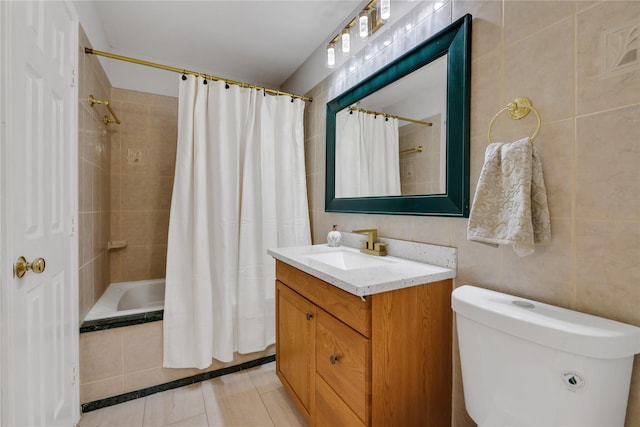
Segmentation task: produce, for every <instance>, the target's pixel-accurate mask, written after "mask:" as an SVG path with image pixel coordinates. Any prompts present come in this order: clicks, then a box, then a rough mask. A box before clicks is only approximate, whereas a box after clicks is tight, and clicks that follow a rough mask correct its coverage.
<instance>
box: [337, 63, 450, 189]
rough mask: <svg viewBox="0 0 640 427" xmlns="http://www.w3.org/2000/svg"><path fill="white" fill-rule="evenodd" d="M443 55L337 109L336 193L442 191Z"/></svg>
mask: <svg viewBox="0 0 640 427" xmlns="http://www.w3.org/2000/svg"><path fill="white" fill-rule="evenodd" d="M446 98H447V55H444V56H442V57H440V58H438V59H436V60H435V61H433V62H431V63H430V64H428V65H426V66H424V67H422V68H420V69H418V70H416V71H414V72H413V73H411V74H409V75H407V76H404V77H403V78H401V79H399V80H397V81H395V82H393V83H392V84H390V85H388V86H385V87H384V88H382V89H380V90H378V91H376V92H374V93H372V94H371V95H369V96H367V97H365V98H363V99H361V100H359V101H357V102H356V103H354V104H353V105H350V106H348V107H345V108H344V109H342V110H341V111H339V112H338V113H337V114H336V172H335V173H336V177H335V197H336V198H344V197H377V196H399V195H410V194H442V193H445V191H446V176H445V174H444V171H445V170H446V147H444V146H443V144H445V142H446V133H445V132H446V122H445V121H444V117H446V116H445V113H446V105H447V104H446V102H447V99H446Z"/></svg>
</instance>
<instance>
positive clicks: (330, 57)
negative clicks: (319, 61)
mask: <svg viewBox="0 0 640 427" xmlns="http://www.w3.org/2000/svg"><path fill="white" fill-rule="evenodd" d="M335 66H336V45H335V43H329V45H328V46H327V68H333V67H335Z"/></svg>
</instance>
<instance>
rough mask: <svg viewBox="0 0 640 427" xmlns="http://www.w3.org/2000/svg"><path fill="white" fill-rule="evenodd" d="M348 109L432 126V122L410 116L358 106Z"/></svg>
mask: <svg viewBox="0 0 640 427" xmlns="http://www.w3.org/2000/svg"><path fill="white" fill-rule="evenodd" d="M349 110H351V111H361V112H363V113H367V114H374V115H376V116H383V117H389V118H391V119H398V120H402V121H403V122H411V123H417V124H419V125H425V126H433V123H431V122H425V121H424V120H416V119H410V118H407V117H400V116H393V115H391V114H387V113H380V112H379V111H373V110H365V109H363V108H358V107H349Z"/></svg>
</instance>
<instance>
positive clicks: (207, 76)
mask: <svg viewBox="0 0 640 427" xmlns="http://www.w3.org/2000/svg"><path fill="white" fill-rule="evenodd" d="M84 53H87V54H91V55H98V56H104V57H105V58H111V59H117V60H119V61H125V62H131V63H133V64H139V65H145V66H147V67H153V68H159V69H161V70H166V71H173V72H174V73H180V74H191V75H194V76H198V77H204V78H205V79H207V80H214V81H215V80H219V81H223V82H225V83H227V84H230V85H236V86H241V87H248V88H252V89H262V90H264V91H265V92H266V93H271V94H274V95H286V96H290V97H292V98H298V99H301V100H303V101H309V102H312V101H313V98H309V97H307V96H302V95H296V94H294V93H289V92H283V91H281V90H276V89H269V88H266V87H264V86H257V85H253V84H249V83H244V82H239V81H236V80H231V79H225V78H223V77H216V76H212V75H210V74H204V73H199V72H197V71H190V70H185V69H182V68H176V67H171V66H169V65H162V64H157V63H155V62H149V61H145V60H143V59H136V58H130V57H128V56H122V55H116V54H115V53H109V52H102V51H99V50H95V49H91V48H89V47H85V48H84Z"/></svg>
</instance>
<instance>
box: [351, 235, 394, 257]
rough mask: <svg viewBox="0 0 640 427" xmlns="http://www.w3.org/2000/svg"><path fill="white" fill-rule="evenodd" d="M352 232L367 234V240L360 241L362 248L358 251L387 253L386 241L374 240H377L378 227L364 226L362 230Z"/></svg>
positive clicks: (371, 253) (378, 253)
mask: <svg viewBox="0 0 640 427" xmlns="http://www.w3.org/2000/svg"><path fill="white" fill-rule="evenodd" d="M353 232H354V233H358V234H366V235H367V240H365V241H363V242H362V248H360V252H363V253H365V254H369V255H377V256H385V255H387V245H386V243H380V242H376V240H378V229H376V228H366V229H362V230H353Z"/></svg>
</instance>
